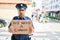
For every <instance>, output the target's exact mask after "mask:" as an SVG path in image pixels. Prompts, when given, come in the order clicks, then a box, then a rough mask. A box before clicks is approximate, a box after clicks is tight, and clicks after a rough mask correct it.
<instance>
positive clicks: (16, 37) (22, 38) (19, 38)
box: [8, 3, 34, 40]
mask: <svg viewBox="0 0 60 40" xmlns="http://www.w3.org/2000/svg"><path fill="white" fill-rule="evenodd" d="M16 8H17V9H19V10H25V9H26V8H27V5H26V4H23V3H20V4H17V5H16ZM13 20H31V19H30V18H29V17H27V16H24V17H23V18H21V17H19V16H15V17H13ZM10 26H11V23H10V25H9V26H8V28H10ZM32 27H33V25H32ZM33 28H34V27H33ZM11 40H30V38H29V35H28V34H13V35H12V37H11Z"/></svg>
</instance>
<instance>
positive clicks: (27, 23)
mask: <svg viewBox="0 0 60 40" xmlns="http://www.w3.org/2000/svg"><path fill="white" fill-rule="evenodd" d="M30 28H32V21H31V20H12V22H11V30H12V33H13V34H30V30H29V29H30Z"/></svg>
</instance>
